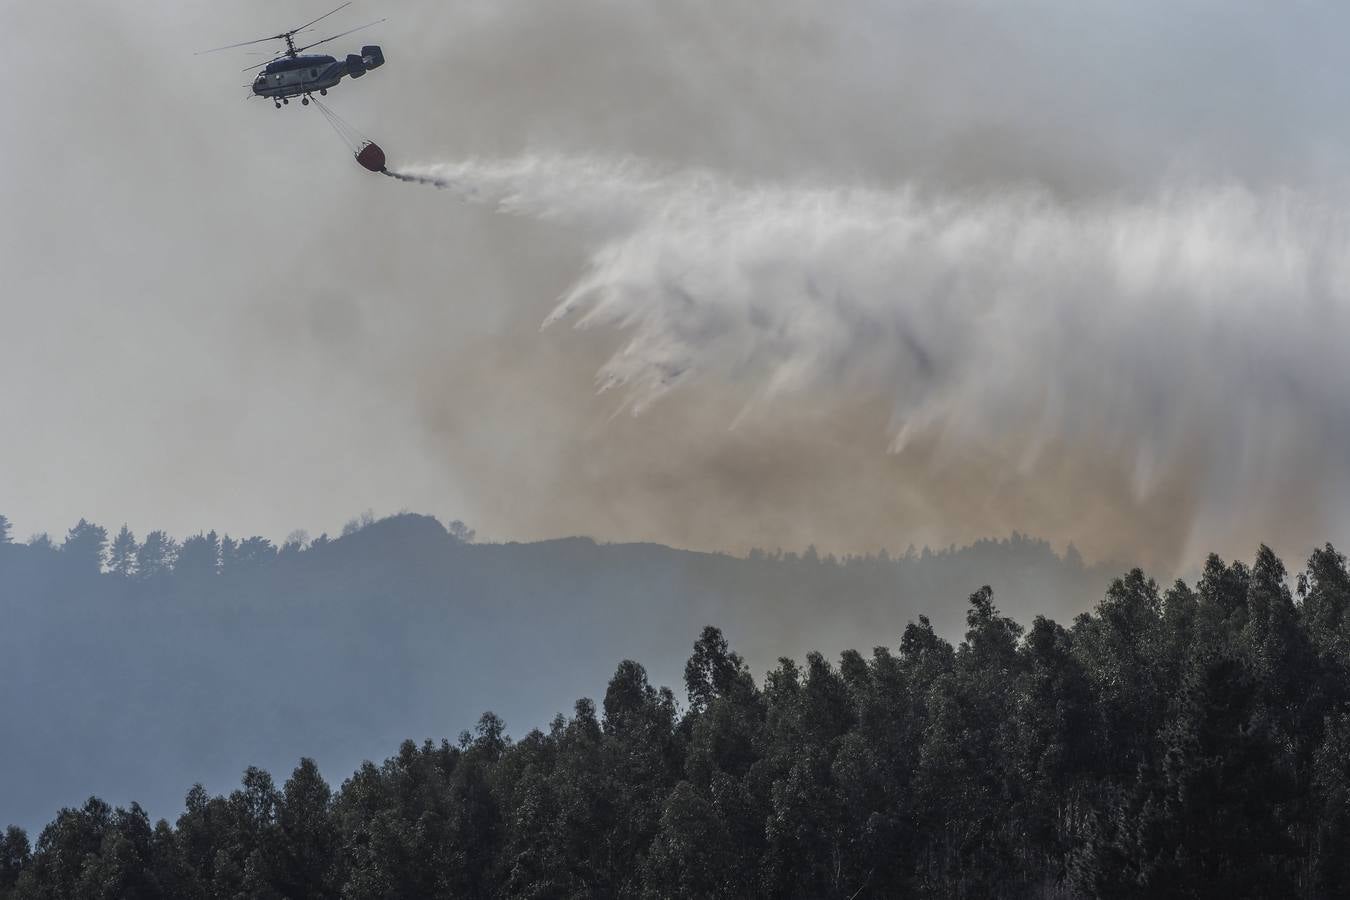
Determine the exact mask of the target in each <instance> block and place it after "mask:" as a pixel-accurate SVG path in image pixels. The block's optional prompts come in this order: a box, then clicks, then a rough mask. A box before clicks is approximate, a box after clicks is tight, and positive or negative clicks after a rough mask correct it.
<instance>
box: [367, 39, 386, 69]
mask: <svg viewBox="0 0 1350 900" xmlns="http://www.w3.org/2000/svg"><path fill="white" fill-rule="evenodd" d="M361 58H362V59H363V60H364V61H365V63H366V68H367V69H378V68H379V67H380V66H382V65H384V51H383V50H381V49H380V48H379V46H378V45H376V44H367V45H366V46H364V47H362V48H361Z"/></svg>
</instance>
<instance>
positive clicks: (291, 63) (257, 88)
mask: <svg viewBox="0 0 1350 900" xmlns="http://www.w3.org/2000/svg"><path fill="white" fill-rule="evenodd" d="M382 65H384V54H383V53H382V52H381V51H380V48H379V47H377V46H373V45H372V46H367V47H362V48H361V52H360V53H359V54H356V53H353V54H351V55H349V56H348V57H347V58H346V59H336V58H334V57H332V56H287V57H285V58H283V59H278V60H273V61H272V62H270V63H268V64H267V66H266V67H264V68H263V70H262V71H261V72H259V73H258V77H257V78H255V79H254V80H253V93H254V94H255V95H256V96H259V97H268V98H271V99H273V100H282V99H285V98H288V97H300V96H304V95H306V94H310V93H313V92H315V91H325V92H326V91H327V90H328V89H329V88H331V87H333V86H334V85H336V84H337V83H338V82H340V81H341V80H342V78H343V76H350V77H352V78H360V77H361V76H362V75H364V74H366V72H368V71H370V70H371V69H378V68H379V67H380V66H382Z"/></svg>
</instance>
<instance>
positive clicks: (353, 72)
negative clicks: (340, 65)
mask: <svg viewBox="0 0 1350 900" xmlns="http://www.w3.org/2000/svg"><path fill="white" fill-rule="evenodd" d="M347 74H348V75H350V76H351V77H352V78H360V77H361V76H362V75H364V74H366V61H365V60H364V59H362V58H361V57H360V56H357V55H356V54H355V53H350V54H348V55H347Z"/></svg>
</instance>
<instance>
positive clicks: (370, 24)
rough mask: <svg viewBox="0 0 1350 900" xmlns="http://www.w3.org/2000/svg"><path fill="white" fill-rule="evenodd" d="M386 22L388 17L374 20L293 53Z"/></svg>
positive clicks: (296, 49)
mask: <svg viewBox="0 0 1350 900" xmlns="http://www.w3.org/2000/svg"><path fill="white" fill-rule="evenodd" d="M388 21H389V19H388V17H386V18H383V19H376V20H375V21H374V22H367V23H366V24H364V25H358V26H356V27H355V28H351V29H348V30H347V31H344V32H342V34H335V35H333V36H332V37H326V38H324V39H323V40H321V41H315V42H314V43H312V44H306V45H305V46H303V47H296V48H295V52H296V53H302V52H304V51H305V50H308V49H309V48H310V47H317V46H319V45H320V44H326V43H328V42H329V41H336V40H337V39H338V38H340V37H346V36H347V35H349V34H351V33H352V32H353V31H360V30H361V29H362V28H369V27H371V26H372V25H378V24H380V23H381V22H388Z"/></svg>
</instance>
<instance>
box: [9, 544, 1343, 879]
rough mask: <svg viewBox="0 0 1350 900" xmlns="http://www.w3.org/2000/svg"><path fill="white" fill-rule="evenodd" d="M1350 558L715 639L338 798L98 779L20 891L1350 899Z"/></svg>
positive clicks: (311, 775) (1213, 564)
mask: <svg viewBox="0 0 1350 900" xmlns="http://www.w3.org/2000/svg"><path fill="white" fill-rule="evenodd" d="M1348 608H1350V573H1348V572H1347V567H1346V560H1345V557H1343V556H1342V555H1341V554H1339V553H1338V552H1337V551H1336V550H1335V549H1334V548H1332V547H1331V546H1329V545H1328V546H1326V547H1324V548H1322V549H1319V550H1317V551H1316V552H1314V553H1313V554H1312V556H1311V557H1310V559H1309V560H1308V563H1307V566H1306V567H1305V569H1304V570H1303V571H1302V572H1300V573H1298V574H1297V576H1296V577H1294V578H1293V579H1292V583H1291V579H1290V578H1289V577H1288V574H1287V573H1286V570H1285V568H1284V566H1283V565H1282V563H1281V562H1280V561H1279V559H1278V558H1276V556H1275V554H1273V553H1272V552H1271V551H1270V550H1269V549H1268V548H1265V547H1262V548H1261V549H1260V551H1259V552H1258V553H1257V556H1256V559H1255V561H1254V563H1253V564H1252V565H1250V566H1248V565H1246V564H1244V563H1241V562H1233V563H1225V562H1223V561H1221V560H1220V559H1219V558H1218V557H1211V558H1210V559H1209V560H1208V562H1207V564H1206V567H1205V569H1204V573H1203V575H1202V577H1201V578H1200V579H1199V580H1198V582H1197V583H1195V584H1194V585H1188V584H1186V583H1184V582H1180V581H1179V582H1177V583H1175V584H1174V585H1172V586H1171V587H1169V588H1167V589H1165V590H1164V589H1162V588H1160V587H1159V586H1158V585H1157V584H1155V583H1154V582H1153V581H1152V580H1150V579H1148V578H1147V577H1146V576H1145V575H1144V573H1142V572H1141V571H1139V570H1133V571H1131V572H1129V573H1128V574H1126V575H1125V576H1124V577H1122V578H1119V579H1117V580H1115V581H1114V582H1113V583H1112V584H1111V585H1110V587H1109V588H1108V590H1107V591H1106V592H1105V596H1104V597H1103V598H1102V599H1101V601H1100V602H1099V603H1098V604H1097V605H1096V606H1095V608H1094V609H1093V610H1092V611H1091V612H1089V613H1084V614H1082V615H1080V616H1078V617H1077V618H1075V619H1074V621H1073V622H1072V623H1071V624H1070V625H1069V626H1068V627H1064V626H1061V625H1059V624H1057V623H1055V622H1054V621H1051V620H1049V619H1047V618H1044V617H1037V618H1036V619H1035V620H1034V621H1033V622H1032V624H1031V626H1030V627H1029V628H1024V627H1023V626H1021V625H1019V624H1018V623H1017V622H1015V621H1013V620H1012V619H1011V618H1008V617H1006V616H1004V615H1002V614H1001V613H1000V611H999V609H998V608H997V607H996V605H995V604H994V599H993V594H992V592H991V591H990V590H989V589H988V588H982V589H981V590H979V591H977V592H976V593H974V594H973V595H971V596H970V598H969V601H968V605H967V611H966V626H967V627H966V632H965V636H964V639H963V640H962V641H961V642H960V643H959V644H957V645H955V646H953V644H952V643H950V642H949V641H947V640H945V639H944V638H943V637H942V636H941V635H939V634H938V633H936V631H935V630H934V629H933V627H932V625H931V624H930V622H929V621H928V620H927V619H926V618H924V617H920V618H919V620H918V621H917V622H913V623H911V624H910V625H909V626H908V627H906V628H905V629H904V631H903V633H902V634H901V635H900V637H899V643H898V645H897V646H896V647H895V648H894V649H888V648H885V647H878V648H877V649H875V650H873V651H872V652H871V654H870V656H864V655H863V654H861V653H858V652H856V651H849V652H845V653H844V654H842V655H841V656H840V658H839V659H838V660H837V661H836V662H831V661H829V660H827V659H825V658H824V657H823V656H822V655H820V654H818V653H812V654H808V655H807V656H806V658H805V661H804V663H798V662H796V661H794V660H792V659H787V658H784V659H781V660H780V661H779V663H778V665H777V666H776V667H775V668H773V669H772V670H771V671H769V672H768V673H767V674H766V675H765V676H764V677H763V678H762V679H761V680H760V681H758V682H757V681H756V680H755V679H754V678H753V677H752V675H751V672H750V671H749V668H748V666H747V665H746V664H745V662H744V661H743V660H742V658H741V657H740V656H739V655H738V654H737V653H736V652H735V651H733V650H732V649H731V648H730V647H729V645H728V642H727V640H726V638H725V637H724V636H723V634H722V633H721V632H720V631H719V630H717V629H716V628H712V627H709V628H706V629H704V630H703V632H702V634H701V635H700V636H699V638H698V640H697V641H696V642H695V644H694V646H693V650H692V654H691V655H690V657H689V659H688V662H687V664H686V666H685V671H684V690H683V697H682V700H680V701H677V699H676V696H675V694H674V693H673V692H672V691H670V690H669V689H666V688H657V687H655V686H654V685H652V684H650V683H649V681H648V678H647V674H646V672H645V670H644V669H643V667H642V666H641V665H639V664H638V663H636V662H633V661H631V660H626V661H624V662H622V663H620V664H619V665H618V667H617V670H616V671H615V673H614V676H613V678H612V679H611V680H610V682H609V685H608V687H607V689H606V691H605V693H604V696H603V701H602V703H601V704H600V705H599V706H598V707H597V705H596V704H595V703H594V702H593V701H591V700H586V699H583V700H580V701H578V702H577V703H576V706H575V708H574V710H573V711H572V714H571V715H570V716H562V715H559V716H557V717H556V718H555V719H554V720H553V721H552V722H551V723H550V724H549V726H548V727H547V728H546V729H535V730H532V731H530V732H529V733H528V734H526V735H525V736H524V737H523V738H520V739H519V740H512V739H511V738H510V737H509V736H508V735H507V733H506V727H505V724H504V723H503V722H502V721H501V720H500V719H499V718H498V717H497V716H495V715H493V714H491V713H487V714H484V715H483V717H482V718H481V720H480V721H479V722H478V725H477V728H476V730H475V731H474V732H472V733H469V732H465V733H463V734H461V735H460V736H459V738H458V740H456V741H454V742H451V741H441V742H439V743H433V742H430V741H428V742H424V743H422V744H416V743H414V742H411V741H408V742H405V743H404V744H403V745H402V746H401V747H400V748H399V750H398V752H397V753H396V754H395V755H394V756H392V757H390V758H389V759H387V760H385V761H384V762H383V763H382V764H380V765H375V764H373V763H366V764H365V765H363V766H362V767H361V768H360V769H359V770H358V771H357V772H355V773H354V774H352V775H351V777H350V778H348V779H347V780H346V781H345V782H343V783H342V784H341V786H340V787H339V788H338V789H337V790H336V791H334V790H332V789H331V788H330V786H329V785H328V784H327V783H326V782H325V781H324V779H323V778H322V777H321V776H320V773H319V771H318V769H317V767H316V766H315V765H314V764H313V763H312V762H311V761H309V760H302V761H301V762H300V764H299V766H298V767H297V768H296V769H295V770H294V772H293V773H292V774H291V775H290V777H289V778H288V779H287V780H286V781H285V782H284V783H283V784H281V785H280V786H278V785H277V784H276V782H275V781H274V780H273V778H272V777H271V776H270V775H269V774H268V773H267V772H264V771H262V770H259V769H249V770H248V771H247V772H246V773H245V774H244V777H243V781H242V784H241V786H240V787H239V788H238V789H237V790H235V791H233V792H232V793H230V794H229V795H228V796H214V797H213V796H209V795H208V794H207V792H206V791H205V790H203V789H202V788H201V787H200V786H197V787H194V788H193V789H192V790H191V791H189V792H188V794H187V797H186V801H185V808H184V811H183V812H182V814H181V815H179V816H178V817H177V820H176V821H175V822H173V823H170V822H168V821H163V820H161V821H159V822H155V823H152V822H151V821H150V818H149V816H148V815H147V814H146V812H145V811H144V810H143V809H141V808H140V807H139V806H137V805H136V804H132V805H131V806H130V807H129V808H126V809H123V808H116V809H114V808H111V807H109V806H108V805H107V804H105V803H103V802H102V801H100V800H98V799H90V800H89V801H88V802H87V803H85V804H84V805H83V806H82V807H80V808H77V809H63V810H61V811H60V812H59V813H58V814H57V816H56V818H55V820H54V821H52V822H51V823H50V824H49V825H48V826H47V827H45V828H44V829H42V831H41V833H40V834H38V835H37V837H36V840H35V841H31V842H30V838H29V836H28V835H27V834H25V833H24V832H23V831H22V830H20V829H17V828H10V829H9V830H8V831H7V833H6V835H5V837H4V838H3V841H0V897H3V898H7V900H8V898H24V900H29V898H49V897H50V898H55V897H89V898H96V897H97V898H102V897H109V898H111V897H118V898H158V897H166V898H167V897H174V898H217V897H219V898H226V897H230V898H234V897H251V898H282V897H289V898H301V897H306V898H307V897H315V898H324V897H331V898H338V897H342V898H394V897H537V898H547V897H755V896H762V897H830V898H853V897H898V896H916V897H971V898H974V897H1137V896H1151V897H1152V896H1163V897H1197V896H1216V895H1228V896H1234V897H1338V896H1347V895H1350V614H1348V613H1347V609H1348Z"/></svg>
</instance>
